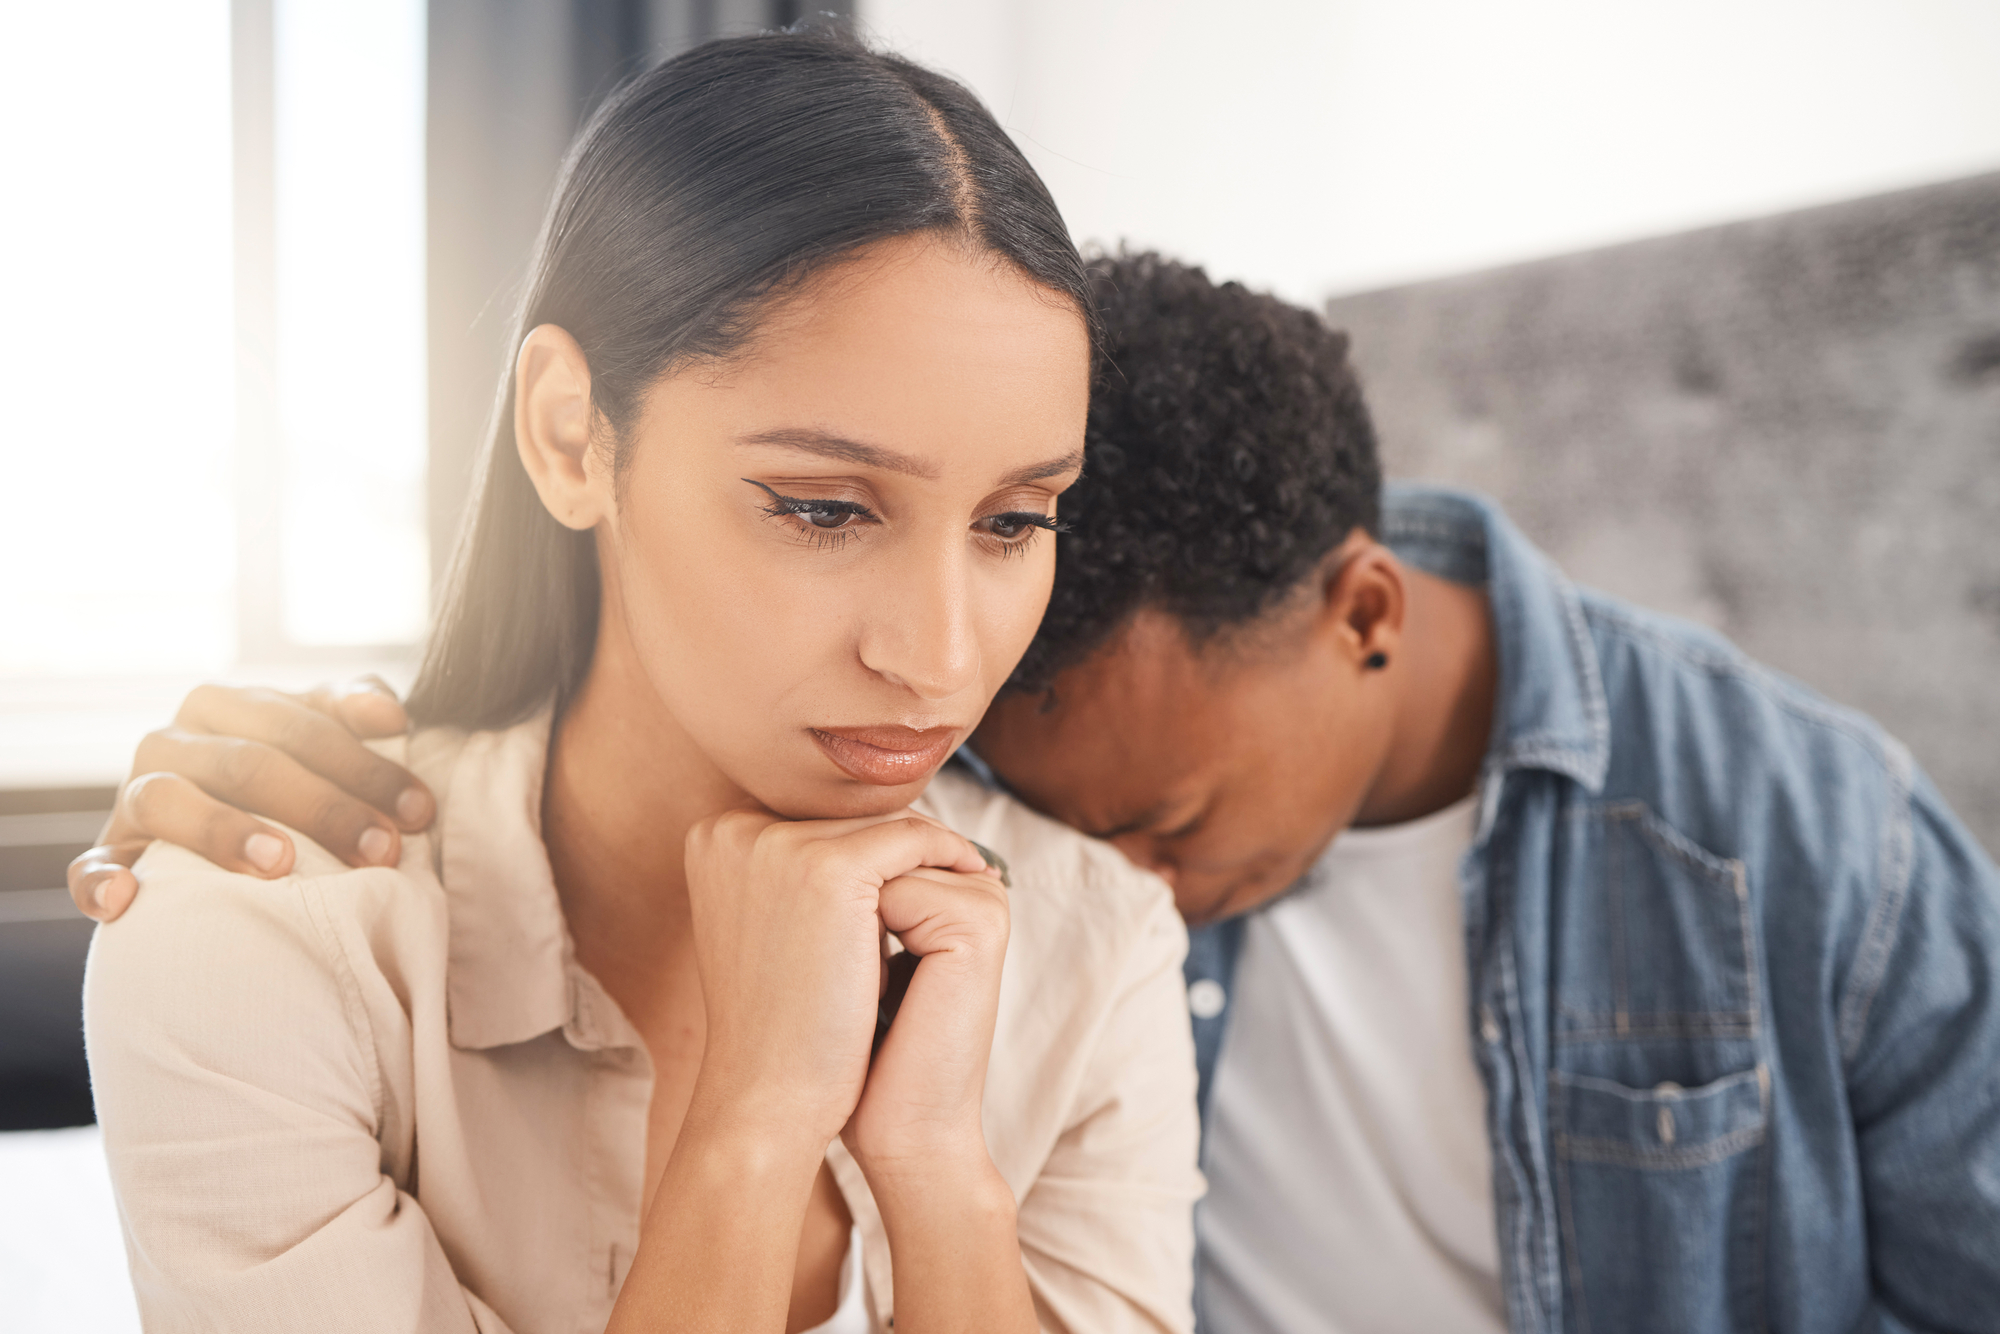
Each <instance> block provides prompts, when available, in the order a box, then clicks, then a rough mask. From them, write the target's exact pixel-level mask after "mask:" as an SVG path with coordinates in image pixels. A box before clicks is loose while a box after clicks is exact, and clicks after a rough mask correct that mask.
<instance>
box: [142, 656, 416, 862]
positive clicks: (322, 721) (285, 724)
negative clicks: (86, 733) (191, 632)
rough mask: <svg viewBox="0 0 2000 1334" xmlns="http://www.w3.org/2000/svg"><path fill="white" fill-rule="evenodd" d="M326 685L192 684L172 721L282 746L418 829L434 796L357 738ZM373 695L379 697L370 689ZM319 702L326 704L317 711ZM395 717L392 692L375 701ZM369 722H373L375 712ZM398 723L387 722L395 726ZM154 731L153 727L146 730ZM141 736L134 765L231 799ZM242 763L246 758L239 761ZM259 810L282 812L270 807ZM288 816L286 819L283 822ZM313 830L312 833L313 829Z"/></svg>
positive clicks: (230, 793)
mask: <svg viewBox="0 0 2000 1334" xmlns="http://www.w3.org/2000/svg"><path fill="white" fill-rule="evenodd" d="M347 698H349V697H341V698H340V699H336V698H334V697H333V696H331V695H330V694H327V693H326V692H314V694H313V695H311V696H307V697H304V698H297V697H294V696H291V695H285V694H281V693H279V692H278V691H275V690H254V689H251V690H239V689H234V688H231V687H227V686H200V687H198V688H196V689H195V690H194V691H193V692H192V693H190V694H189V695H188V697H187V701H186V703H184V704H183V705H182V706H181V717H180V719H179V720H178V721H179V724H180V730H181V731H183V732H196V733H199V732H208V733H213V734H215V735H216V736H219V737H238V738H242V739H243V740H245V741H251V742H258V743H261V744H262V745H263V746H265V747H267V748H270V749H273V750H278V751H283V752H284V753H285V754H286V755H288V756H290V757H291V758H292V759H293V760H294V761H296V762H297V764H298V765H300V766H302V767H303V768H304V769H307V770H310V771H311V772H312V773H315V774H317V775H319V776H320V777H321V778H324V779H326V780H328V781H329V782H331V783H332V784H333V785H334V786H335V787H337V788H339V789H340V790H341V791H343V792H345V793H347V794H348V795H349V796H351V797H355V798H358V799H359V800H360V801H362V802H364V803H365V804H367V805H369V806H373V807H374V808H375V809H376V810H378V811H380V812H382V813H383V814H384V815H387V816H389V817H390V819H391V820H392V821H393V822H394V823H395V824H397V825H398V826H400V827H401V828H403V829H407V830H410V831H412V832H414V831H416V830H419V829H422V828H425V827H426V826H428V825H429V824H430V822H431V819H432V817H433V816H435V815H436V814H437V802H436V801H435V799H433V798H432V796H431V793H430V789H429V788H427V787H425V786H424V785H423V783H422V782H420V781H419V780H418V779H417V777H416V775H414V774H412V773H411V772H410V771H409V770H407V769H405V768H403V767H402V766H401V765H399V764H395V763H392V762H391V761H389V760H385V759H383V758H382V757H381V756H380V755H377V754H376V753H375V752H374V751H372V750H369V749H368V747H366V746H364V745H363V744H361V741H360V740H359V739H358V738H357V737H356V735H355V734H354V733H353V732H352V731H350V730H349V728H348V724H347V722H346V721H345V706H344V705H343V702H342V701H343V700H344V699H347ZM376 698H377V699H378V700H380V699H381V697H380V696H376ZM316 702H317V703H320V704H322V705H324V706H326V707H330V708H332V709H333V713H332V714H329V713H327V712H322V711H321V709H320V708H316V707H314V704H315V703H316ZM382 702H383V703H386V704H387V705H388V706H389V707H390V708H391V709H393V711H394V712H395V714H396V715H397V716H398V717H400V716H401V714H402V706H401V705H399V704H396V703H395V702H394V700H393V699H390V700H385V701H382ZM377 721H381V720H380V719H378V720H377ZM398 730H400V728H391V729H390V731H392V732H394V731H398ZM158 735H160V734H159V733H155V734H154V736H158ZM153 739H154V738H153V737H148V738H147V739H146V742H142V743H141V745H140V767H141V768H142V769H160V768H166V769H175V770H178V771H179V772H182V773H187V774H188V775H189V776H190V777H193V778H195V779H197V780H198V781H200V782H201V785H202V786H203V787H204V788H207V789H208V791H210V792H211V793H214V794H215V795H216V796H218V797H222V798H224V799H225V800H230V801H237V800H239V797H240V795H241V792H240V789H239V788H236V787H232V788H230V789H229V790H226V791H225V790H222V789H219V788H218V787H217V786H216V785H215V784H214V783H211V782H209V781H208V779H207V777H206V776H205V775H203V774H197V773H194V772H192V771H190V770H186V769H182V768H181V767H180V766H179V765H178V764H174V763H168V762H163V761H162V760H160V759H159V758H158V757H155V756H149V755H148V754H147V745H148V744H149V743H152V742H153ZM242 762H243V763H248V761H242ZM263 813H264V814H267V815H272V816H273V817H274V818H277V819H284V817H283V816H281V815H278V814H277V813H276V812H274V811H269V810H265V811H263ZM286 822H287V823H291V821H289V820H288V821H286ZM308 832H313V834H314V837H315V838H317V837H318V833H317V832H316V831H310V830H309V831H308Z"/></svg>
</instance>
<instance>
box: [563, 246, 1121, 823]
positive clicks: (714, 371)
mask: <svg viewBox="0 0 2000 1334" xmlns="http://www.w3.org/2000/svg"><path fill="white" fill-rule="evenodd" d="M538 332H539V331H538ZM557 332H559V331H557ZM565 338H566V336H565ZM531 341H532V339H531ZM570 346H571V347H574V344H570ZM530 351H531V349H529V350H524V353H523V369H524V371H526V370H527V369H528V362H529V355H530ZM586 373H587V372H586ZM525 392H526V386H525V385H524V395H525ZM1088 405H1089V349H1088V341H1087V337H1086V334H1085V330H1084V324H1083V320H1082V318H1081V316H1080V315H1079V313H1078V312H1077V310H1076V309H1075V307H1074V306H1073V305H1072V304H1071V303H1070V302H1068V301H1066V300H1064V299H1063V298H1061V297H1059V296H1057V295H1055V294H1052V293H1051V292H1049V291H1048V290H1047V289H1044V288H1042V287H1039V286H1038V285H1036V284H1034V283H1033V282H1032V281H1031V280H1029V279H1027V278H1026V277H1024V276H1022V275H1021V274H1020V273H1018V272H1017V271H1016V270H1014V269H1013V268H1012V267H1011V266H1009V265H1006V264H1004V263H1001V262H998V261H996V260H995V259H994V258H993V257H991V256H989V255H984V254H977V253H970V252H969V251H968V250H967V249H966V248H963V247H960V246H958V245H956V244H954V243H951V242H948V241H940V240H936V239H933V238H928V237H911V238H901V239H898V240H896V241H892V242H887V243H883V244H880V245H878V246H875V247H871V248H870V249H868V250H867V251H864V252H862V253H861V254H860V255H858V256H856V257H855V258H854V259H852V260H851V261H848V262H846V263H843V264H841V265H839V266H837V267H836V268H835V269H833V270H831V271H829V272H828V273H826V274H825V275H822V276H820V277H818V278H816V279H815V280H814V281H812V282H811V283H810V284H809V285H808V286H807V287H806V288H805V289H803V290H802V291H801V292H800V293H799V294H798V295H797V296H795V297H792V298H789V299H788V300H786V301H785V302H783V303H781V304H780V305H779V306H778V307H777V308H776V309H775V310H774V311H773V312H772V313H771V314H770V315H769V316H768V317H767V318H766V319H765V320H764V322H763V323H762V325H761V327H760V329H759V331H758V333H757V335H756V336H755V337H754V338H753V339H752V341H751V343H750V345H749V346H748V347H747V348H746V349H745V351H744V352H743V353H742V354H740V355H738V356H735V357H732V358H731V359H730V360H729V361H727V362H726V363H724V364H719V365H718V364H709V365H698V366H695V367H692V368H690V369H687V370H684V371H681V372H677V373H675V374H672V375H670V376H668V377H666V378H664V379H663V380H661V381H660V383H658V384H657V385H656V386H655V387H654V388H653V390H652V391H651V393H650V394H649V396H648V398H647V400H646V402H645V404H644V407H643V411H642V413H641V416H640V420H639V421H638V423H637V425H636V428H635V429H634V430H633V432H632V433H631V436H630V438H629V439H628V441H627V442H626V449H627V451H628V454H627V459H628V461H627V465H626V470H625V473H624V475H623V476H622V477H619V478H616V479H614V478H613V477H612V476H611V469H610V466H609V460H608V459H607V458H606V457H604V455H605V452H606V451H603V450H599V449H586V450H584V451H582V455H581V457H580V458H579V459H578V465H579V468H580V470H581V473H582V474H583V475H582V477H581V478H580V479H579V480H580V484H581V486H582V488H583V494H584V498H585V499H587V501H588V503H587V504H585V505H584V506H583V508H582V509H581V510H578V511H576V512H573V513H571V514H569V515H565V514H563V513H561V512H560V511H558V513H557V517H558V518H560V519H562V520H563V521H564V522H567V523H570V524H571V525H572V526H575V527H583V526H586V522H585V521H587V522H588V524H589V525H590V526H594V527H595V528H596V529H597V534H598V553H599V558H600V563H601V565H602V568H603V571H604V583H605V593H604V616H605V623H604V625H603V627H602V628H601V630H600V634H599V640H598V655H599V661H597V662H596V663H594V664H593V676H596V675H598V674H600V673H601V672H602V671H604V670H607V669H608V670H614V671H615V670H619V669H620V663H618V662H616V661H612V662H607V661H604V659H605V658H606V656H607V655H610V656H611V657H613V658H614V659H616V658H624V659H626V660H627V661H626V662H625V663H624V664H623V667H624V671H625V674H626V675H628V676H630V677H632V678H633V679H634V680H635V681H636V682H638V683H639V684H641V685H643V687H644V693H645V694H649V695H650V697H651V698H650V699H641V700H636V701H633V705H634V706H635V707H650V706H651V705H652V704H653V703H654V702H657V706H658V708H659V709H661V710H663V711H664V715H665V716H666V718H665V719H663V721H665V720H666V719H670V720H671V723H672V724H673V725H674V727H675V729H676V730H678V731H679V732H682V733H684V734H685V735H686V736H687V737H688V738H689V739H690V740H691V741H692V742H693V743H694V744H695V746H696V747H698V748H699V750H700V751H701V752H702V753H703V754H704V755H705V756H706V757H707V759H708V760H709V761H710V762H711V763H712V764H713V765H714V766H715V767H716V768H717V769H718V770H719V771H720V772H721V775H722V776H723V777H725V778H726V779H728V780H729V781H730V782H731V783H733V784H734V785H735V786H737V787H739V788H741V789H742V790H744V791H745V792H747V793H749V794H750V795H751V796H753V797H755V798H756V799H757V800H759V801H761V802H762V803H764V804H765V805H766V806H768V807H770V808H771V809H773V810H775V811H778V812H779V813H781V814H785V815H790V816H794V817H814V816H834V815H860V814H873V813H879V812H882V811H888V810H894V809H896V808H898V807H900V806H903V805H906V804H907V803H908V802H909V801H911V800H912V799H914V798H915V796H916V795H917V794H918V793H919V792H921V791H922V788H923V785H924V784H925V782H926V781H927V780H928V779H929V778H930V776H931V775H932V773H933V772H935V771H936V769H937V767H938V766H939V765H940V764H942V763H943V762H944V760H945V759H946V758H947V757H948V756H949V755H950V754H951V752H952V750H953V749H955V748H956V747H957V746H958V744H959V743H960V742H961V741H963V740H964V739H965V737H966V736H967V735H968V734H969V733H970V732H971V731H972V729H973V727H974V726H975V725H976V724H977V723H978V721H979V719H980V715H981V714H982V713H983V712H984V711H985V709H986V705H987V704H988V702H989V701H990V700H991V699H992V698H993V696H994V694H995V692H996V691H998V690H999V688H1000V686H1001V684H1002V683H1003V682H1004V681H1005V680H1006V677H1007V674H1008V673H1009V672H1010V671H1011V670H1012V669H1013V666H1014V664H1015V662H1016V660H1018V659H1019V657H1020V656H1021V654H1022V652H1023V651H1025V649H1026V648H1027V645H1028V641H1029V640H1030V639H1031V638H1032V637H1033V635H1034V633H1035V627H1036V625H1037V624H1038V623H1039V622H1040V620H1041V616H1042V611H1043V609H1044V607H1045V605H1046V604H1047V601H1048V595H1049V586H1050V581H1051V579H1052V577H1053V573H1054V566H1055V542H1054V536H1053V534H1052V533H1051V532H1049V531H1047V529H1046V526H1045V525H1048V524H1050V523H1051V522H1052V521H1053V520H1054V517H1055V514H1056V496H1057V495H1058V493H1060V492H1061V491H1062V490H1063V489H1064V488H1065V487H1067V486H1068V485H1069V484H1070V483H1071V482H1072V481H1074V480H1075V478H1076V476H1077V472H1078V469H1079V467H1080V466H1081V463H1082V444H1083V431H1084V417H1085V413H1086V411H1087V409H1088ZM526 406H527V407H528V410H529V411H530V412H532V411H533V406H532V403H527V404H526ZM530 466H531V469H532V467H533V464H532V463H531V465H530ZM537 481H538V484H539V483H540V481H541V479H540V478H538V479H537ZM543 495H544V497H545V499H546V498H548V496H549V490H548V488H547V487H544V488H543ZM556 508H557V507H556V505H555V504H554V503H552V504H551V509H556Z"/></svg>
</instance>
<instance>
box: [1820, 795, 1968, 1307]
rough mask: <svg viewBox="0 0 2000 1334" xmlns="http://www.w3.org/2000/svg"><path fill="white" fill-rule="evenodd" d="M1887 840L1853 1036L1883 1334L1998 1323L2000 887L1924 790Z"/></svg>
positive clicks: (1855, 990)
mask: <svg viewBox="0 0 2000 1334" xmlns="http://www.w3.org/2000/svg"><path fill="white" fill-rule="evenodd" d="M1906 792H1907V797H1906V800H1905V801H1903V802H1901V803H1898V804H1899V805H1900V806H1901V807H1902V809H1901V810H1900V811H1893V812H1892V815H1891V818H1890V820H1889V821H1888V822H1887V827H1886V829H1885V831H1884V850H1883V856H1882V863H1881V864H1882V876H1881V888H1880V891H1879V896H1878V899H1877V901H1876V903H1875V904H1874V905H1873V907H1872V909H1871V913H1870V917H1869V921H1868V924H1867V927H1866V928H1865V930H1864V933H1863V936H1862V941H1861V945H1860V947H1859V950H1858V952H1857V954H1856V955H1855V958H1854V961H1853V964H1852V967H1851V969H1850V971H1849V975H1848V978H1847V981H1846V986H1845V988H1844V990H1843V995H1842V997H1841V1007H1840V1035H1841V1046H1842V1055H1843V1056H1844V1057H1845V1058H1846V1062H1847V1082H1848V1096H1849V1100H1850V1108H1851V1112H1852V1115H1853V1121H1854V1128H1855V1135H1856V1140H1857V1149H1858V1153H1859V1158H1860V1166H1861V1174H1862V1189H1863V1191H1864V1197H1865V1199H1866V1201H1867V1212H1868V1236H1869V1250H1870V1267H1871V1271H1872V1273H1871V1278H1872V1282H1873V1288H1874V1294H1875V1302H1876V1304H1877V1306H1878V1310H1877V1311H1875V1312H1874V1313H1873V1315H1872V1318H1873V1321H1874V1323H1872V1324H1870V1323H1868V1322H1864V1324H1863V1328H1868V1329H1881V1330H1900V1329H1910V1330H1913V1331H1914V1330H1933V1329H1935V1330H1963V1329H1975V1328H1989V1327H1990V1322H1991V1321H1992V1319H1993V1314H1994V1312H1995V1311H1996V1310H2000V872H1996V870H1995V868H1994V864H1993V861H1992V859H1991V858H1990V857H1989V856H1988V855H1987V854H1986V853H1985V851H1984V850H1982V849H1981V848H1980V846H1979V844H1978V843H1977V842H1976V841H1975V840H1974V839H1973V838H1972V836H1971V835H1970V834H1969V833H1968V832H1967V831H1966V830H1965V828H1964V826H1962V825H1961V824H1959V822H1958V821H1957V820H1956V819H1955V818H1954V817H1953V816H1952V814H1951V812H1950V811H1949V810H1948V809H1946V807H1945V805H1944V803H1943V801H1942V800H1941V799H1940V798H1939V797H1938V795H1937V793H1936V791H1935V790H1933V789H1932V787H1931V785H1930V783H1929V781H1928V780H1927V779H1925V778H1924V777H1923V776H1922V775H1921V774H1916V775H1914V776H1913V781H1912V782H1911V784H1910V785H1909V786H1908V788H1907V789H1906Z"/></svg>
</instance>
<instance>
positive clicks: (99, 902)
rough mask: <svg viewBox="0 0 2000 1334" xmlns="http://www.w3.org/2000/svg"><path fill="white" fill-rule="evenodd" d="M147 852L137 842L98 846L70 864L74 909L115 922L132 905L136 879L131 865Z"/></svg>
mask: <svg viewBox="0 0 2000 1334" xmlns="http://www.w3.org/2000/svg"><path fill="white" fill-rule="evenodd" d="M145 850H146V843H145V840H143V839H142V840H140V841H138V842H136V843H121V844H99V845H98V846H97V847H94V848H91V849H90V850H89V851H88V852H85V853H83V854H81V855H80V856H78V857H77V858H76V859H75V860H74V861H72V862H71V863H70V864H69V896H70V899H71V900H72V901H73V902H74V903H75V904H76V910H77V911H78V912H80V913H82V914H83V915H84V916H85V917H91V918H95V919H96V920H98V921H100V922H110V921H115V920H117V918H118V917H119V916H120V914H122V913H123V912H124V911H125V910H126V909H127V908H129V907H131V906H132V896H133V895H134V894H136V893H138V892H139V879H138V877H137V876H135V875H133V874H132V869H131V868H132V863H133V862H136V861H138V860H139V854H140V853H142V852H144V851H145Z"/></svg>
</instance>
